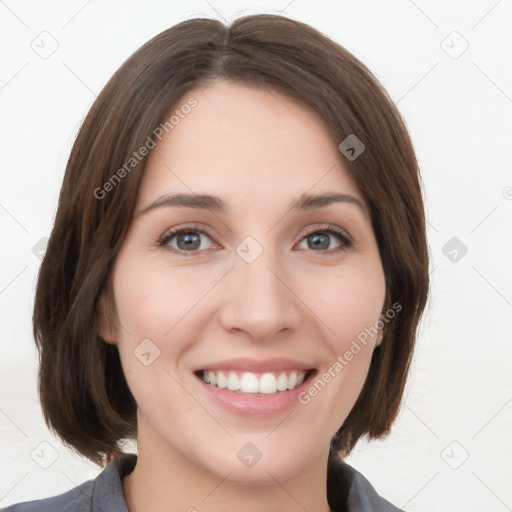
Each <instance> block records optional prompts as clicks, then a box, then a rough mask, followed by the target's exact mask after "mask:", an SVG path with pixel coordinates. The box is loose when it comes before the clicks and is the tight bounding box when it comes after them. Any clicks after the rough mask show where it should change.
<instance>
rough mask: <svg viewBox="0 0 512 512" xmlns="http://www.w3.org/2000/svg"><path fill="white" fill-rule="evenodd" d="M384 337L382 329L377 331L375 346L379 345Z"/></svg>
mask: <svg viewBox="0 0 512 512" xmlns="http://www.w3.org/2000/svg"><path fill="white" fill-rule="evenodd" d="M383 338H384V331H382V330H381V331H379V334H378V335H377V341H376V342H375V346H376V347H380V345H381V343H382V339H383Z"/></svg>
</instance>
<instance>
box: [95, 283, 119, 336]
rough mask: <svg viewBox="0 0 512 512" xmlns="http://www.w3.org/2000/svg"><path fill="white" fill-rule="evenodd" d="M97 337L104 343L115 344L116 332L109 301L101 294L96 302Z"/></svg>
mask: <svg viewBox="0 0 512 512" xmlns="http://www.w3.org/2000/svg"><path fill="white" fill-rule="evenodd" d="M97 315H98V324H99V327H98V335H99V336H100V338H102V339H103V341H105V342H106V343H111V344H113V345H116V344H117V332H116V329H115V324H114V318H113V316H112V312H111V310H110V305H109V301H108V299H107V297H106V295H105V293H102V294H101V295H100V298H99V300H98V308H97Z"/></svg>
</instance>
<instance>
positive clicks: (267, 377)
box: [203, 370, 306, 393]
mask: <svg viewBox="0 0 512 512" xmlns="http://www.w3.org/2000/svg"><path fill="white" fill-rule="evenodd" d="M305 376H306V372H304V371H301V370H297V371H295V370H294V371H292V372H290V373H286V372H281V373H278V374H274V373H270V372H269V373H262V374H258V373H252V372H243V373H242V374H241V376H239V375H238V374H237V373H236V372H222V371H206V372H203V380H204V381H205V382H206V383H207V384H212V385H213V386H217V387H218V388H220V389H224V388H227V389H229V390H230V391H241V392H242V393H275V392H276V391H286V390H288V389H294V388H296V387H297V386H300V385H301V384H302V383H303V382H304V377H305Z"/></svg>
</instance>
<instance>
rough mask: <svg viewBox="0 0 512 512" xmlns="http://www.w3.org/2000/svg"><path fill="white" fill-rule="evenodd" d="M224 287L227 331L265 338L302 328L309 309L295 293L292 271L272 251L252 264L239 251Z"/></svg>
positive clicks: (223, 311)
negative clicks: (303, 319) (305, 313)
mask: <svg viewBox="0 0 512 512" xmlns="http://www.w3.org/2000/svg"><path fill="white" fill-rule="evenodd" d="M223 286H224V290H223V294H222V295H223V304H222V306H221V312H220V320H221V323H222V326H223V328H224V329H226V330H227V331H237V332H243V333H246V334H247V336H248V337H250V338H252V340H254V341H265V340H271V339H273V338H275V337H277V336H278V335H284V333H285V332H288V335H289V334H291V333H292V332H293V331H295V330H297V329H298V328H299V324H300V322H301V321H302V320H301V319H302V318H303V316H304V309H305V308H304V306H303V304H302V303H301V300H300V298H299V297H298V296H297V295H296V293H294V290H293V288H294V286H293V277H292V275H291V272H290V271H289V270H288V271H287V270H286V269H285V266H284V264H283V262H280V261H279V260H278V258H277V257H275V256H272V254H271V251H270V250H264V251H263V253H262V254H261V255H260V256H259V257H258V258H257V259H256V260H255V261H253V262H252V263H248V262H247V261H246V260H244V259H243V258H242V257H240V256H239V255H238V254H235V258H234V265H233V268H232V270H231V272H229V274H228V276H226V279H225V280H224V284H223Z"/></svg>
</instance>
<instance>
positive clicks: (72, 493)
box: [0, 453, 137, 512]
mask: <svg viewBox="0 0 512 512" xmlns="http://www.w3.org/2000/svg"><path fill="white" fill-rule="evenodd" d="M136 461H137V456H136V455H135V454H133V453H125V454H123V455H121V456H120V457H118V458H117V459H114V460H113V461H111V462H110V463H109V464H107V466H106V467H105V468H104V469H103V471H102V472H101V473H100V474H99V475H98V476H97V477H96V478H95V479H94V480H88V481H87V482H84V483H83V484H80V485H78V486H77V487H74V488H73V489H70V490H69V491H66V492H64V493H62V494H59V495H58V496H52V497H50V498H44V499H40V500H33V501H25V502H21V503H16V504H14V505H10V506H8V507H6V508H3V509H0V512H104V511H105V510H108V511H109V512H128V508H127V506H126V502H125V500H124V495H123V486H122V479H123V477H124V476H126V475H127V474H128V473H130V472H131V471H132V470H133V468H134V467H135V463H136Z"/></svg>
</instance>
